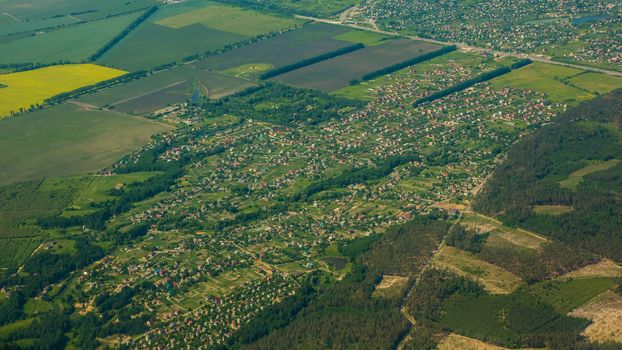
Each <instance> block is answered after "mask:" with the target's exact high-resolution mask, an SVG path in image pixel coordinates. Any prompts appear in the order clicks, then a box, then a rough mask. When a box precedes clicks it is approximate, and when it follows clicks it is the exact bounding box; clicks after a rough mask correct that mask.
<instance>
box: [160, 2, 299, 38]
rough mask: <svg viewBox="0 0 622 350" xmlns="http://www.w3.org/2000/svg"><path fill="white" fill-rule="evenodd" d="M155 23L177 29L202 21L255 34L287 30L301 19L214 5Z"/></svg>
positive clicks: (214, 27) (243, 33)
mask: <svg viewBox="0 0 622 350" xmlns="http://www.w3.org/2000/svg"><path fill="white" fill-rule="evenodd" d="M155 23H156V24H159V25H161V26H165V27H169V28H173V29H180V28H183V27H186V26H190V25H193V24H201V25H203V26H205V27H207V28H211V29H216V30H220V31H223V32H228V33H234V34H239V35H243V36H247V37H253V36H256V35H258V34H264V33H270V32H275V31H279V30H283V29H286V28H289V27H291V26H293V25H295V24H297V23H299V22H298V21H297V20H295V19H292V18H286V17H275V16H269V15H265V14H262V13H259V12H255V11H252V10H245V9H242V8H239V7H231V6H224V5H217V4H210V5H208V6H206V7H203V8H200V9H198V10H194V11H190V12H186V13H182V14H179V15H174V16H170V17H166V18H163V19H160V20H158V21H156V22H155Z"/></svg>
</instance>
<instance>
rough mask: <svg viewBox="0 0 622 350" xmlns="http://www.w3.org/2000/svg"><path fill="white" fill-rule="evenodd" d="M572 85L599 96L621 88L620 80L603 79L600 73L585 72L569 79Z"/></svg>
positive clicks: (610, 77) (617, 78)
mask: <svg viewBox="0 0 622 350" xmlns="http://www.w3.org/2000/svg"><path fill="white" fill-rule="evenodd" d="M569 80H570V82H571V83H572V84H573V85H577V86H580V87H581V88H583V89H587V90H589V91H592V92H598V93H600V94H604V93H607V92H609V91H612V90H615V89H619V88H622V78H621V77H613V76H607V77H606V78H605V77H603V75H602V74H600V73H594V72H585V73H583V74H579V75H577V76H575V77H572V78H570V79H569Z"/></svg>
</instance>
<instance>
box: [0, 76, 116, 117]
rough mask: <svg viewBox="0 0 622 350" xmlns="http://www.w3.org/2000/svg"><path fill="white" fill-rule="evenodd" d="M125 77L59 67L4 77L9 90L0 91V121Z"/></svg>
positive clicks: (6, 88)
mask: <svg viewBox="0 0 622 350" xmlns="http://www.w3.org/2000/svg"><path fill="white" fill-rule="evenodd" d="M123 74H125V72H124V71H121V70H118V69H113V68H108V67H102V66H98V65H94V64H72V65H60V66H51V67H45V68H39V69H35V70H30V71H25V72H19V73H10V74H2V75H0V82H1V83H2V84H3V85H6V87H5V88H3V89H1V90H0V118H1V117H6V116H8V115H10V114H11V112H19V111H20V110H26V109H28V108H30V106H33V105H38V104H41V103H42V102H44V100H45V99H47V98H50V97H53V96H55V95H58V94H60V93H63V92H68V91H72V90H75V89H78V88H80V87H83V86H88V85H93V84H95V83H98V82H100V81H104V80H108V79H112V78H115V77H118V76H121V75H123Z"/></svg>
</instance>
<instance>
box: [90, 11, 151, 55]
mask: <svg viewBox="0 0 622 350" xmlns="http://www.w3.org/2000/svg"><path fill="white" fill-rule="evenodd" d="M158 9H159V7H158V6H152V7H150V8H149V9H148V10H147V11H145V13H143V14H142V15H140V17H138V18H137V19H135V20H134V22H132V23H130V25H128V26H127V27H126V28H125V29H124V30H123V31H122V32H121V33H119V34H117V35H116V36H115V37H114V38H112V39H111V40H110V41H109V42H107V43H106V44H105V45H104V46H103V47H101V48H100V49H99V50H97V51H95V53H94V54H92V55H91V57H89V61H91V62H94V61H97V60H98V59H99V58H100V57H102V56H103V55H104V54H105V53H106V52H108V51H109V50H110V49H111V48H112V47H113V46H115V45H116V44H117V43H118V42H119V41H121V40H123V38H125V37H126V36H127V35H128V34H130V33H131V32H132V31H133V30H134V29H136V28H137V27H138V26H139V25H140V24H141V23H143V22H144V21H146V20H147V19H148V18H149V17H151V16H152V15H153V14H155V13H156V12H157V11H158Z"/></svg>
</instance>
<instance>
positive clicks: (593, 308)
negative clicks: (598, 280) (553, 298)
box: [570, 292, 622, 343]
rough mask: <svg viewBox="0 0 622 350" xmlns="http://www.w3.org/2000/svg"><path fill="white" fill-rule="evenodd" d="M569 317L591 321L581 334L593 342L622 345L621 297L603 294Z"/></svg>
mask: <svg viewBox="0 0 622 350" xmlns="http://www.w3.org/2000/svg"><path fill="white" fill-rule="evenodd" d="M570 315H571V316H575V317H585V318H588V319H590V320H592V324H591V325H589V326H588V327H587V328H586V329H585V331H584V332H583V334H584V335H585V336H587V338H588V339H589V340H591V341H594V342H599V343H602V342H608V341H609V342H618V343H622V296H620V294H618V293H614V292H605V293H603V294H601V295H599V296H598V297H596V298H595V299H593V300H592V301H590V302H589V303H588V304H586V305H583V306H582V307H580V308H578V309H577V310H574V311H573V312H571V313H570Z"/></svg>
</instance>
